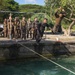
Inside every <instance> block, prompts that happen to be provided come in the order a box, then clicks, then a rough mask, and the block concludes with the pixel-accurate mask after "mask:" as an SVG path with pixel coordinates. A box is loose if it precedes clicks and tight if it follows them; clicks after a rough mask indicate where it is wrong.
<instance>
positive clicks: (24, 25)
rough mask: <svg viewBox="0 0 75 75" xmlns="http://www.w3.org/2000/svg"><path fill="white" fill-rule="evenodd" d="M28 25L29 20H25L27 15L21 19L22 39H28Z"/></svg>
mask: <svg viewBox="0 0 75 75" xmlns="http://www.w3.org/2000/svg"><path fill="white" fill-rule="evenodd" d="M26 25H27V22H26V20H25V17H23V18H22V20H21V35H22V37H21V38H22V39H26Z"/></svg>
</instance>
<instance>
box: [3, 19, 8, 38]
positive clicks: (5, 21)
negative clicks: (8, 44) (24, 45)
mask: <svg viewBox="0 0 75 75" xmlns="http://www.w3.org/2000/svg"><path fill="white" fill-rule="evenodd" d="M3 28H4V37H7V19H4V27H3Z"/></svg>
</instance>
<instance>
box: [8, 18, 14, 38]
mask: <svg viewBox="0 0 75 75" xmlns="http://www.w3.org/2000/svg"><path fill="white" fill-rule="evenodd" d="M10 23H11V24H10ZM7 28H8V38H10V37H11V38H12V34H13V33H14V32H13V31H12V30H13V20H11V21H10V19H8V21H7Z"/></svg>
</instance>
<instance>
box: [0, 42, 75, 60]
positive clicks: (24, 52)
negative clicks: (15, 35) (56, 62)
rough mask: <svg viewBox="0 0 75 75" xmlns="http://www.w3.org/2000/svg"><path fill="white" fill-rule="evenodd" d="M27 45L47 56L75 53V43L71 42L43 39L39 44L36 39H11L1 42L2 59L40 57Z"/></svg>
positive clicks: (0, 53) (0, 57)
mask: <svg viewBox="0 0 75 75" xmlns="http://www.w3.org/2000/svg"><path fill="white" fill-rule="evenodd" d="M26 47H27V48H29V49H31V50H33V51H35V52H37V53H39V54H41V55H45V56H47V55H48V56H51V55H53V56H55V57H56V56H57V57H58V56H60V55H67V56H69V55H72V54H74V53H75V44H70V43H62V42H57V41H42V42H40V43H39V44H37V43H36V42H35V41H29V42H27V41H23V42H22V41H19V42H12V41H10V42H1V43H0V60H7V59H20V58H29V57H38V55H37V54H35V53H34V52H32V51H30V50H29V49H27V48H26Z"/></svg>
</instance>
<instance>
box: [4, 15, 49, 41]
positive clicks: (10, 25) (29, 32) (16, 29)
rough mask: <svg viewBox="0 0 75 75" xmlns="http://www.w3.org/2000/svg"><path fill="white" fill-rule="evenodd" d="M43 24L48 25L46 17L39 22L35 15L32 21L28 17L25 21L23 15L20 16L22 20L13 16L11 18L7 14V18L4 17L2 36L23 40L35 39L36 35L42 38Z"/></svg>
mask: <svg viewBox="0 0 75 75" xmlns="http://www.w3.org/2000/svg"><path fill="white" fill-rule="evenodd" d="M45 26H47V27H48V24H47V19H46V18H44V20H43V22H42V23H40V22H39V21H38V18H37V17H35V18H34V21H31V19H30V18H29V19H28V20H27V21H26V19H25V17H22V20H20V19H19V18H18V17H15V18H14V20H13V19H12V17H11V16H9V19H4V30H3V32H4V37H8V38H12V39H18V38H21V39H24V40H25V39H27V38H31V39H36V36H37V35H38V36H40V37H41V38H42V37H43V33H44V30H45Z"/></svg>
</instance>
